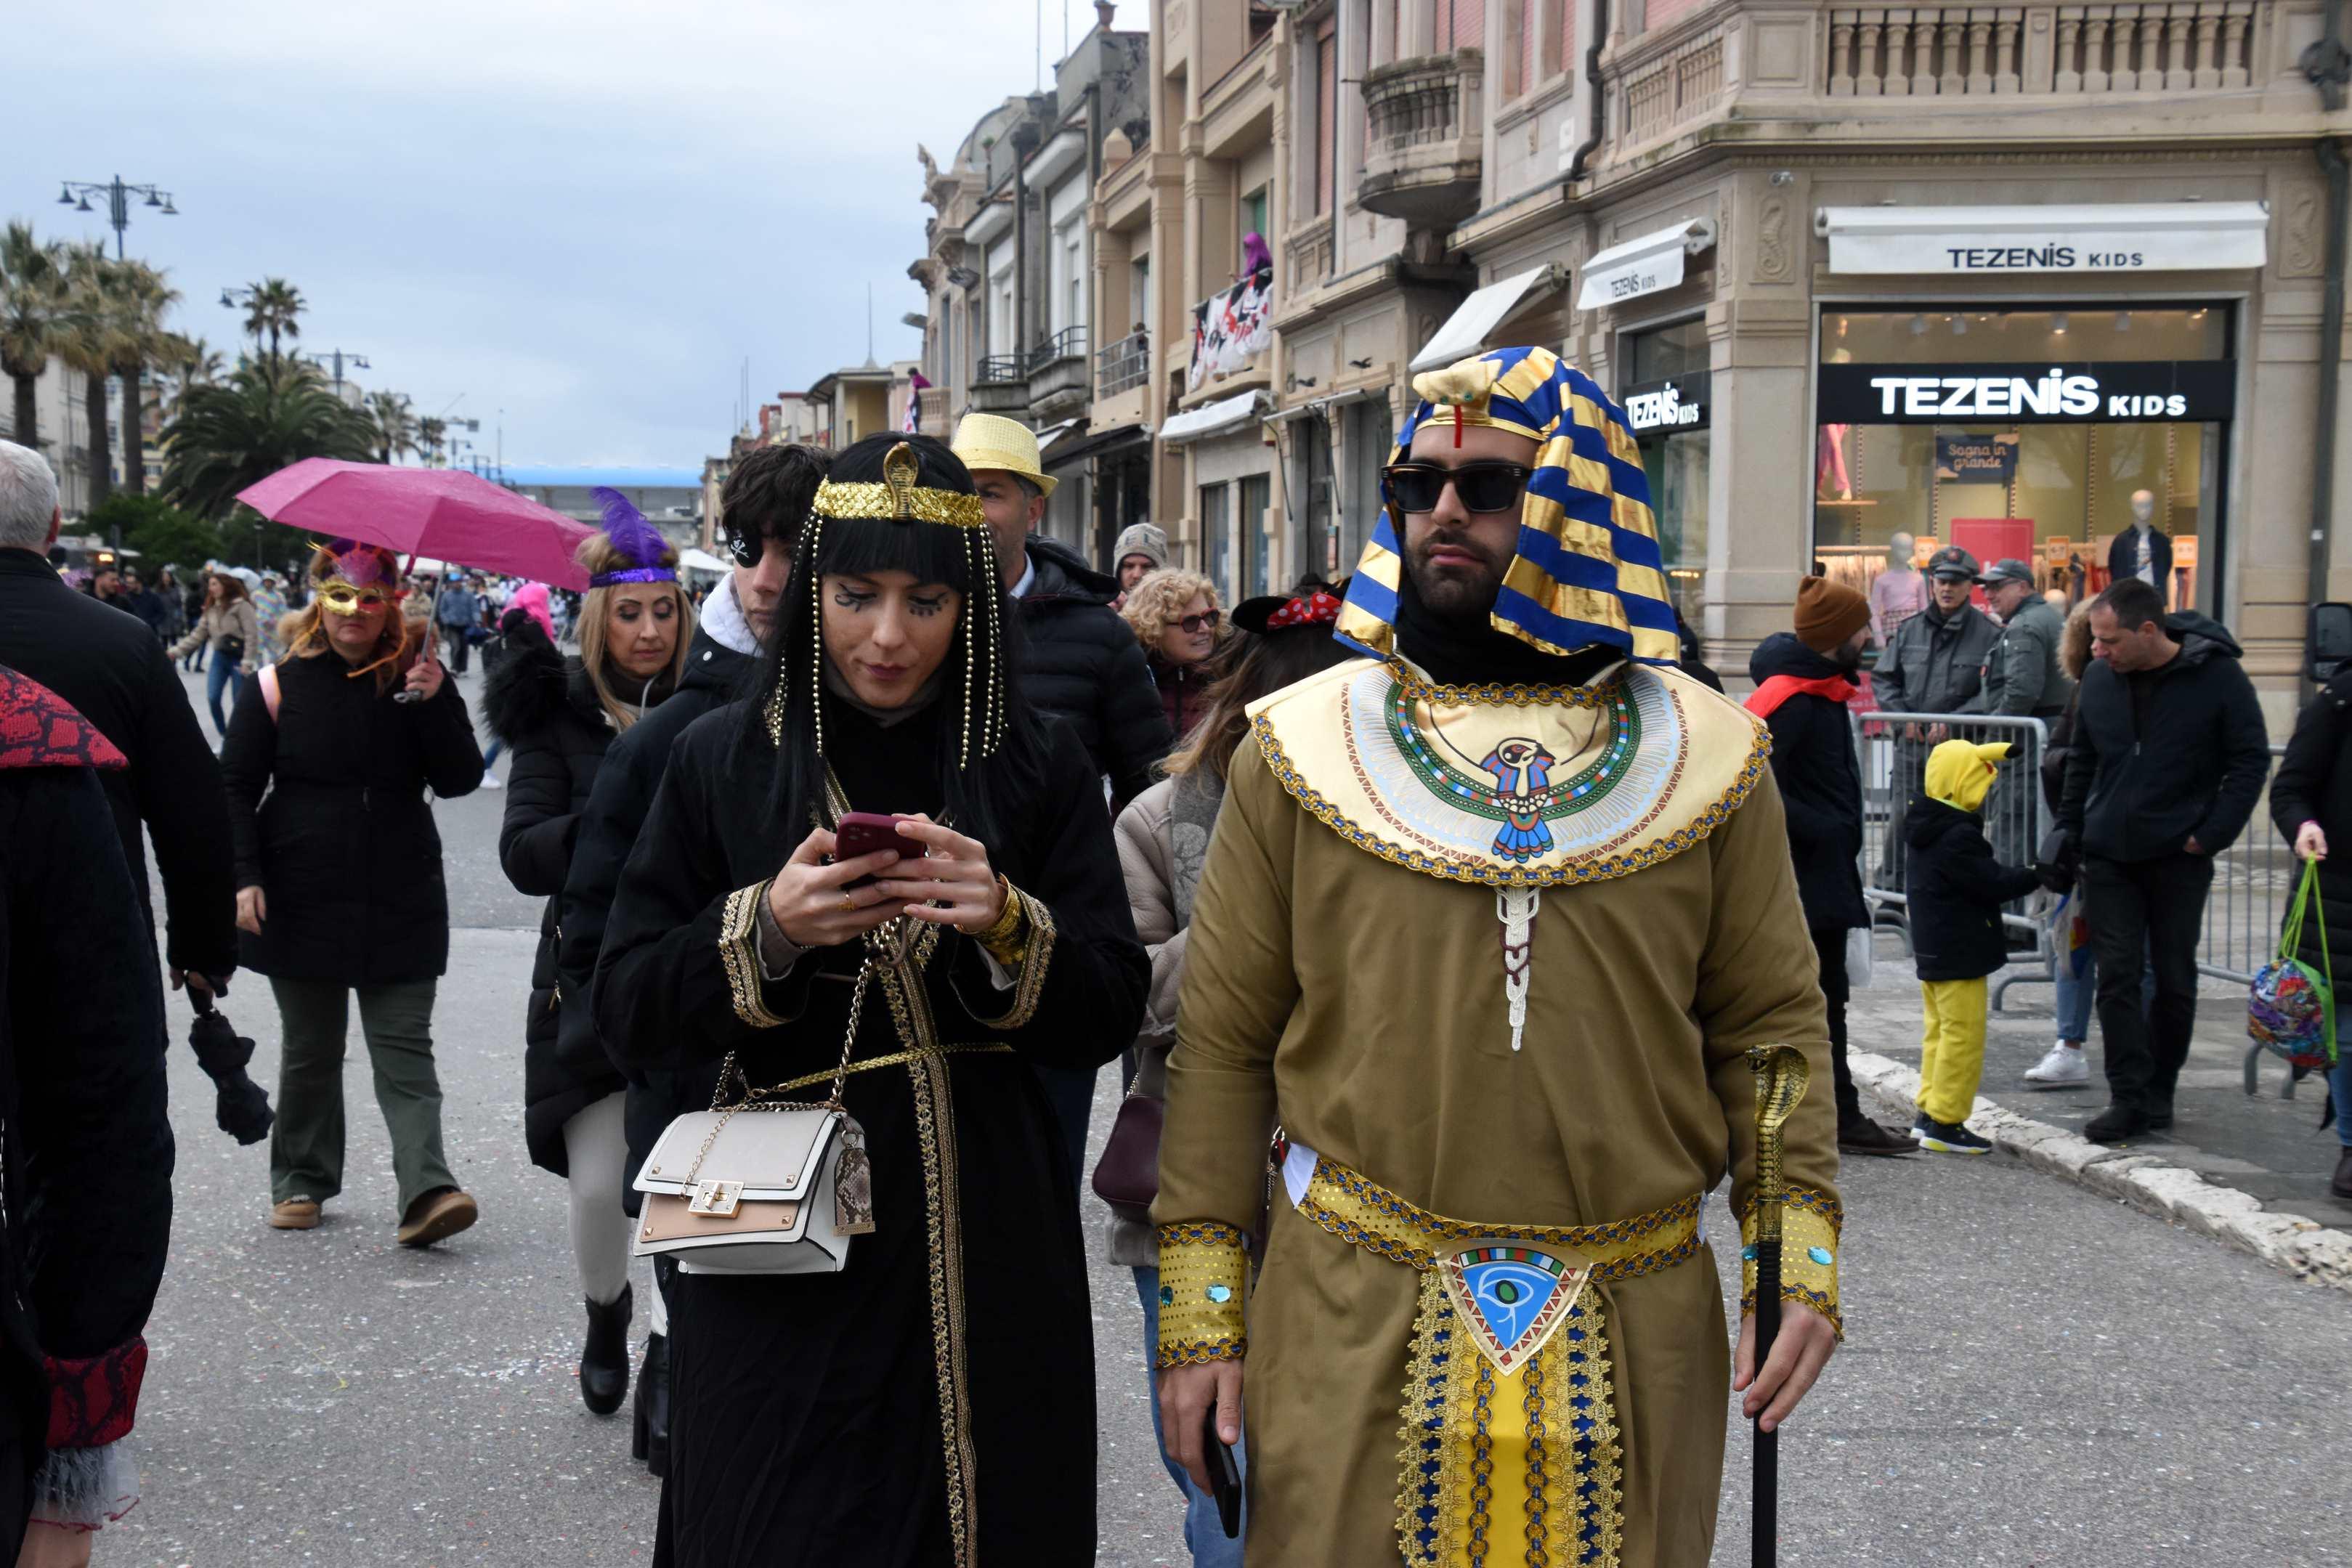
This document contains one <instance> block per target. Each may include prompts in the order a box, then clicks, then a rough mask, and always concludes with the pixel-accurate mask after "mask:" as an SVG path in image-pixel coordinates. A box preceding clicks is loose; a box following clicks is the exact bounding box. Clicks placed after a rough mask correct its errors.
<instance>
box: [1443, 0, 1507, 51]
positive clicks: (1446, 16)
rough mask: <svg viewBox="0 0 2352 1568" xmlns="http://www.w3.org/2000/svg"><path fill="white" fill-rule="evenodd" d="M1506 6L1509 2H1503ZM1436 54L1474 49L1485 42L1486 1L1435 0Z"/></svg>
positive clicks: (1505, 0)
mask: <svg viewBox="0 0 2352 1568" xmlns="http://www.w3.org/2000/svg"><path fill="white" fill-rule="evenodd" d="M1504 3H1505V4H1506V5H1508V4H1510V3H1511V0H1504ZM1435 5H1436V6H1437V17H1436V20H1437V52H1438V53H1439V54H1445V53H1448V52H1450V51H1452V50H1454V49H1475V48H1478V47H1483V46H1484V45H1485V43H1486V0H1435Z"/></svg>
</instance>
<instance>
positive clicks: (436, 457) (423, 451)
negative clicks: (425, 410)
mask: <svg viewBox="0 0 2352 1568" xmlns="http://www.w3.org/2000/svg"><path fill="white" fill-rule="evenodd" d="M448 438H449V427H448V425H447V424H446V423H443V422H442V421H441V420H440V419H439V418H438V417H437V416H436V415H433V414H427V415H425V417H424V418H423V419H420V420H418V421H417V422H416V451H417V455H420V456H421V457H423V458H424V459H425V463H426V465H438V464H439V462H440V459H441V444H442V443H443V442H444V441H446V440H447V439H448Z"/></svg>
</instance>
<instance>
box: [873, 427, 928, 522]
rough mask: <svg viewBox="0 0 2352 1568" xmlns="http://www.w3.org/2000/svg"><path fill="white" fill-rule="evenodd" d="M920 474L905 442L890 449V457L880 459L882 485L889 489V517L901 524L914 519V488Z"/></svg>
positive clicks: (911, 452) (913, 452) (921, 470)
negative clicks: (896, 519)
mask: <svg viewBox="0 0 2352 1568" xmlns="http://www.w3.org/2000/svg"><path fill="white" fill-rule="evenodd" d="M922 474H923V469H922V465H921V464H919V463H918V462H917V461H916V460H915V449H914V448H913V447H912V446H910V445H908V444H907V443H906V442H903V441H902V442H900V443H898V445H896V446H893V447H892V448H890V455H888V456H887V457H885V458H883V459H882V483H884V484H885V485H887V486H889V487H890V503H891V505H890V510H891V515H892V516H894V517H897V518H898V521H900V522H902V523H908V522H912V521H914V519H915V486H916V484H917V482H918V481H919V480H920V479H921V478H922Z"/></svg>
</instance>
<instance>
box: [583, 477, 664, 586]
mask: <svg viewBox="0 0 2352 1568" xmlns="http://www.w3.org/2000/svg"><path fill="white" fill-rule="evenodd" d="M588 493H589V494H590V495H592V496H593V497H596V504H597V505H598V506H599V507H603V508H604V537H605V538H608V539H611V540H612V541H613V548H614V549H616V550H618V551H620V552H621V559H624V560H626V561H630V562H632V563H634V564H632V565H630V566H627V567H624V568H623V569H621V570H618V571H600V572H597V573H596V574H595V575H594V576H593V577H591V578H589V580H588V586H589V587H591V588H610V587H612V586H613V585H614V583H617V582H676V581H677V568H675V567H668V566H664V565H663V564H662V557H664V556H666V555H667V554H668V553H669V541H668V540H667V539H666V538H662V537H661V530H660V529H658V528H655V527H654V526H653V525H652V524H651V523H649V522H647V521H646V515H645V514H644V513H643V512H640V511H639V510H637V509H636V507H633V506H631V505H630V504H629V498H628V497H626V496H624V495H622V494H621V493H620V492H619V491H618V490H614V489H610V488H607V487H606V486H603V485H599V486H596V487H595V488H594V489H593V490H591V491H589V492H588Z"/></svg>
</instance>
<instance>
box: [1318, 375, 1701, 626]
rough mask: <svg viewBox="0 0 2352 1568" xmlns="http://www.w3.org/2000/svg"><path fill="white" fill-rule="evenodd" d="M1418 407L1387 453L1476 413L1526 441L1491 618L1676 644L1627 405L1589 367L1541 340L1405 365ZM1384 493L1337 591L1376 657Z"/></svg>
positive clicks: (1386, 567) (1390, 540) (1399, 544)
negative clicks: (1528, 456) (1514, 541)
mask: <svg viewBox="0 0 2352 1568" xmlns="http://www.w3.org/2000/svg"><path fill="white" fill-rule="evenodd" d="M1412 390H1413V391H1414V392H1418V393H1420V394H1421V398H1422V403H1421V406H1420V407H1419V408H1418V409H1416V410H1414V412H1413V415H1412V418H1411V419H1410V420H1408V421H1406V422H1405V427H1404V430H1403V432H1402V434H1400V435H1399V436H1398V437H1397V450H1396V452H1395V455H1393V457H1392V458H1391V461H1393V462H1402V461H1404V460H1405V459H1406V458H1407V457H1408V456H1410V455H1411V454H1412V438H1413V436H1414V435H1415V434H1417V433H1418V432H1419V431H1421V430H1422V429H1423V427H1424V426H1429V425H1435V426H1441V427H1443V426H1447V425H1451V426H1453V427H1454V428H1455V429H1456V430H1457V431H1458V430H1459V429H1461V428H1462V427H1464V426H1478V425H1485V426H1489V427H1491V428H1494V429H1496V430H1508V431H1512V432H1515V433H1517V434H1520V435H1524V436H1527V437H1528V438H1529V439H1530V440H1532V441H1534V442H1535V443H1536V444H1537V451H1536V471H1535V473H1534V474H1533V476H1530V477H1529V478H1528V487H1527V498H1526V501H1525V504H1524V506H1523V507H1522V508H1521V511H1520V514H1519V548H1518V553H1517V555H1516V556H1514V557H1513V558H1512V560H1511V565H1510V570H1508V571H1507V572H1506V573H1505V574H1504V578H1503V584H1502V588H1501V591H1499V592H1498V593H1497V594H1496V597H1495V609H1494V614H1493V620H1494V625H1495V629H1496V631H1498V632H1507V633H1509V634H1510V635H1511V636H1514V637H1517V639H1519V641H1521V642H1522V643H1528V645H1529V646H1531V647H1534V648H1537V649H1539V650H1541V651H1542V652H1544V653H1562V654H1564V653H1574V652H1576V651H1577V650H1578V649H1580V648H1589V647H1591V646H1593V645H1594V644H1596V643H1599V644H1605V645H1607V646H1609V647H1612V648H1616V649H1619V650H1621V651H1622V652H1623V653H1625V655H1626V656H1627V657H1628V658H1631V659H1635V660H1639V661H1641V662H1643V663H1644V664H1673V663H1675V658H1676V656H1677V654H1678V653H1680V651H1681V643H1680V638H1679V636H1678V635H1677V633H1676V632H1675V611H1674V602H1673V599H1672V597H1671V596H1670V595H1669V593H1668V592H1667V588H1666V573H1665V563H1664V559H1663V558H1662V557H1661V556H1660V555H1659V553H1658V528H1657V522H1656V519H1655V518H1654V517H1652V516H1651V513H1650V482H1649V480H1648V479H1647V478H1646V477H1645V476H1643V473H1642V457H1641V453H1640V451H1639V450H1638V449H1637V448H1636V447H1635V445H1634V444H1633V432H1632V431H1631V430H1630V429H1628V428H1627V426H1626V423H1625V413H1624V411H1623V410H1622V409H1620V408H1619V407H1618V406H1617V405H1616V404H1615V403H1614V402H1611V401H1610V398H1609V394H1608V393H1606V392H1602V391H1601V388H1600V387H1599V386H1598V385H1597V384H1595V382H1593V380H1592V378H1591V377H1590V376H1588V375H1586V374H1585V373H1584V372H1583V371H1580V370H1577V369H1576V368H1575V367H1573V366H1571V365H1566V364H1563V363H1561V362H1560V360H1559V355H1557V354H1554V353H1553V352H1552V351H1551V350H1549V349H1496V350H1493V351H1491V352H1489V353H1485V354H1480V355H1478V356H1476V357H1475V358H1473V359H1467V360H1463V361H1458V362H1456V363H1454V364H1453V365H1450V366H1448V367H1446V368H1445V369H1444V370H1442V371H1428V372H1426V373H1425V374H1423V375H1418V376H1415V377H1414V378H1413V381H1412ZM1382 491H1383V497H1384V499H1386V500H1387V505H1386V507H1384V509H1383V511H1382V513H1381V518H1380V520H1379V522H1378V523H1377V524H1376V525H1375V526H1374V528H1373V530H1372V538H1371V541H1370V543H1369V544H1367V545H1366V546H1365V547H1364V555H1363V559H1362V561H1361V562H1360V564H1359V565H1358V566H1357V568H1356V578H1355V581H1354V583H1353V584H1352V585H1350V587H1349V591H1348V602H1347V607H1346V608H1345V609H1344V610H1343V611H1341V612H1340V615H1339V627H1338V635H1339V640H1340V641H1341V642H1343V643H1349V644H1351V645H1353V646H1355V647H1357V648H1360V649H1362V650H1363V651H1364V652H1365V653H1370V654H1371V655H1373V656H1374V657H1375V658H1385V657H1387V656H1388V655H1389V654H1391V653H1394V652H1395V651H1396V614H1397V589H1398V586H1399V584H1400V583H1401V582H1402V580H1403V572H1404V545H1403V535H1404V518H1403V517H1402V514H1401V513H1400V512H1399V511H1398V509H1397V507H1396V503H1395V501H1394V499H1393V498H1390V497H1386V486H1385V485H1383V486H1382Z"/></svg>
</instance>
